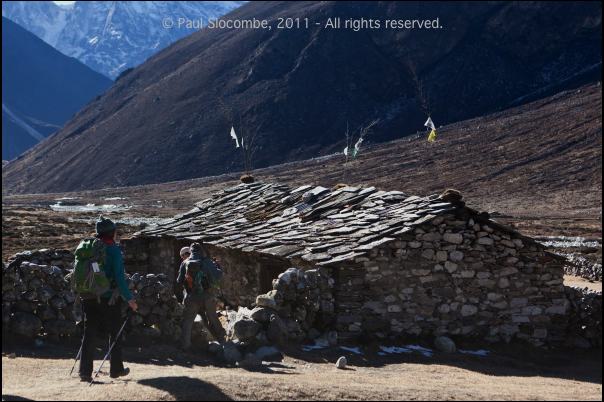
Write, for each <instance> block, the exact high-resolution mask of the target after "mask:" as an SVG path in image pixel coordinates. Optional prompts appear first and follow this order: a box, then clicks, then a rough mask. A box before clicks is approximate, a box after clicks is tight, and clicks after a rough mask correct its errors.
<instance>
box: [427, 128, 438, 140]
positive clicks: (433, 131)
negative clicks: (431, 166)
mask: <svg viewBox="0 0 604 402" xmlns="http://www.w3.org/2000/svg"><path fill="white" fill-rule="evenodd" d="M434 141H436V130H434V129H432V131H430V134H428V142H434Z"/></svg>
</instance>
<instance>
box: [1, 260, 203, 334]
mask: <svg viewBox="0 0 604 402" xmlns="http://www.w3.org/2000/svg"><path fill="white" fill-rule="evenodd" d="M73 261H74V255H73V253H72V252H71V251H69V250H54V249H44V250H36V251H26V252H23V253H19V254H16V255H15V256H13V257H11V258H10V259H9V261H8V264H3V269H2V329H3V332H4V331H7V332H10V333H12V334H14V335H17V336H20V337H24V338H34V337H40V336H41V337H49V338H52V339H55V340H57V339H61V338H69V337H70V336H73V335H78V334H79V331H77V329H76V322H79V321H81V320H82V309H81V305H80V304H79V303H78V301H77V298H76V295H75V294H74V292H73V291H72V290H71V287H70V284H69V282H68V280H67V278H66V275H67V274H68V273H69V271H70V270H71V269H72V267H73ZM130 272H132V271H130ZM127 277H128V278H127V279H128V285H129V288H130V290H131V291H132V293H133V295H134V297H135V298H136V300H137V302H138V305H139V309H138V311H137V312H136V313H133V314H132V317H131V319H130V321H129V325H128V327H127V332H131V331H132V332H133V333H135V334H137V335H143V336H149V337H158V338H159V337H161V338H163V339H166V340H171V341H174V340H177V339H179V337H180V318H181V317H182V310H183V309H182V305H181V304H179V303H178V301H177V299H176V298H175V296H174V293H173V291H172V286H171V284H170V282H169V281H168V280H167V276H166V275H165V274H162V273H159V274H152V273H146V274H140V273H134V274H132V275H127ZM122 308H123V310H124V312H125V310H126V308H127V306H126V304H125V303H123V304H122ZM193 336H194V337H196V338H204V339H205V336H206V334H205V333H204V331H203V327H202V323H201V322H196V323H195V325H194V327H193Z"/></svg>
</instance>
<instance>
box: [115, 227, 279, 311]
mask: <svg viewBox="0 0 604 402" xmlns="http://www.w3.org/2000/svg"><path fill="white" fill-rule="evenodd" d="M191 243H192V241H191V240H179V239H174V238H167V237H166V238H135V239H129V240H126V241H123V242H122V244H123V248H124V255H125V265H126V268H127V270H128V271H136V272H141V273H156V274H157V273H163V274H166V275H167V276H168V278H169V280H170V281H171V282H172V283H173V284H175V281H176V276H177V273H178V268H179V266H180V261H181V260H180V257H179V251H180V249H181V248H182V247H184V246H189V245H190V244H191ZM206 247H207V249H208V252H209V254H210V256H211V257H212V258H215V259H216V260H217V261H218V262H219V264H220V265H221V267H222V269H223V271H224V277H223V280H222V283H221V290H222V294H221V295H220V301H222V302H223V303H225V304H228V305H230V306H232V307H237V306H251V305H252V304H253V303H254V302H255V301H256V296H257V295H258V294H260V293H264V292H267V291H269V290H271V289H272V281H273V279H275V278H276V277H277V276H278V275H279V274H280V273H282V272H283V271H285V270H286V269H287V268H288V267H289V266H291V263H289V262H288V261H287V260H285V259H280V258H277V257H272V256H268V255H264V254H258V253H244V252H242V251H240V250H237V249H225V248H220V247H215V246H212V245H210V244H208V245H206ZM174 291H175V293H176V294H177V295H178V296H179V297H180V295H181V294H182V289H181V288H179V287H178V286H176V285H174Z"/></svg>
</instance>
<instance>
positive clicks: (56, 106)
mask: <svg viewBox="0 0 604 402" xmlns="http://www.w3.org/2000/svg"><path fill="white" fill-rule="evenodd" d="M110 85H111V80H110V79H108V78H107V77H105V76H103V75H101V74H99V73H97V72H95V71H92V70H91V69H90V68H88V67H86V66H85V65H84V64H82V63H80V62H79V61H77V60H76V59H73V58H71V57H67V56H65V55H63V54H62V53H60V52H58V51H57V50H55V49H53V48H52V47H51V46H49V45H47V44H46V43H44V42H43V41H42V40H41V39H39V38H37V37H36V36H35V35H33V34H32V33H30V32H28V31H26V30H25V29H23V28H22V27H20V26H19V25H17V24H15V23H14V22H12V21H10V20H8V19H6V18H4V17H2V159H12V158H14V157H16V156H17V155H19V154H21V153H22V152H24V151H25V150H27V149H28V148H30V147H32V146H34V145H35V144H37V143H38V142H40V141H42V140H43V139H44V138H45V137H46V136H48V135H49V134H51V133H53V132H54V131H56V130H58V129H60V128H61V126H62V125H63V124H64V123H65V122H66V121H67V120H68V119H69V118H71V117H72V116H73V114H74V113H75V112H77V111H78V110H80V109H81V108H82V107H83V106H84V105H85V104H86V103H87V102H88V101H90V100H91V99H92V98H94V97H95V96H96V95H98V94H100V93H101V92H103V91H104V90H105V89H107V88H109V86H110Z"/></svg>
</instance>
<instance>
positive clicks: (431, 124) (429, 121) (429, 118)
mask: <svg viewBox="0 0 604 402" xmlns="http://www.w3.org/2000/svg"><path fill="white" fill-rule="evenodd" d="M424 126H426V127H428V128H430V129H431V130H436V126H435V125H434V122H433V121H432V118H431V117H428V120H426V122H425V123H424Z"/></svg>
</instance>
